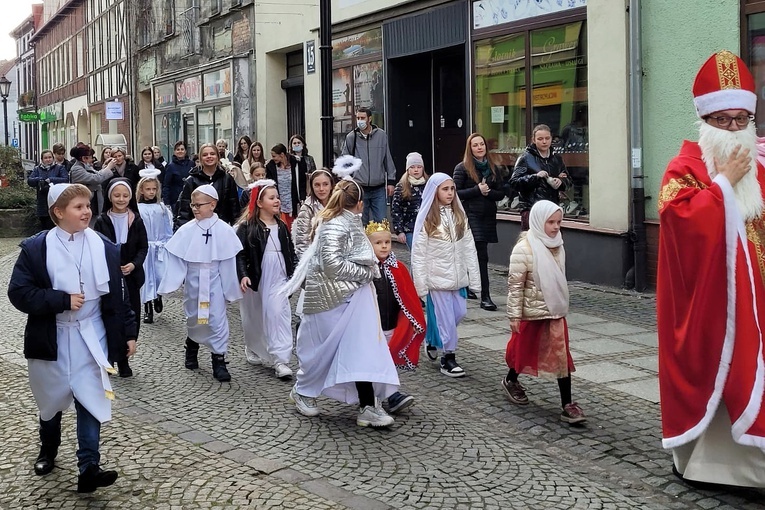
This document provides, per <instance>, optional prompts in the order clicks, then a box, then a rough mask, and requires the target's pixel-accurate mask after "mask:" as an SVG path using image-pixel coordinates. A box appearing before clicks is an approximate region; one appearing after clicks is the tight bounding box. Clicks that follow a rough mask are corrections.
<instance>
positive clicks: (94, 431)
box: [74, 399, 101, 473]
mask: <svg viewBox="0 0 765 510" xmlns="http://www.w3.org/2000/svg"><path fill="white" fill-rule="evenodd" d="M74 408H75V410H76V411H77V445H78V448H77V467H78V468H79V469H80V473H82V472H83V471H85V469H86V468H87V467H88V466H90V465H91V464H94V465H96V466H98V465H99V463H100V462H101V454H100V453H99V451H98V444H99V443H100V442H101V422H100V421H98V420H97V419H95V418H94V417H93V415H92V414H90V413H89V412H88V410H87V409H85V407H84V406H83V405H82V404H80V403H79V402H78V401H77V400H76V399H75V401H74Z"/></svg>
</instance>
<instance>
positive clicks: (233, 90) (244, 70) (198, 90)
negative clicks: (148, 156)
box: [133, 0, 256, 160]
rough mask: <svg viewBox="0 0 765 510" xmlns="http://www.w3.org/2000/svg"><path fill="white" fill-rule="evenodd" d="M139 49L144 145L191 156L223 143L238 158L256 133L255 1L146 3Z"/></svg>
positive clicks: (139, 125)
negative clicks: (243, 142) (180, 144)
mask: <svg viewBox="0 0 765 510" xmlns="http://www.w3.org/2000/svg"><path fill="white" fill-rule="evenodd" d="M137 8H138V10H137V13H136V18H135V19H136V23H137V30H136V31H135V32H134V36H135V39H134V44H135V48H136V61H135V78H134V80H133V85H134V90H135V97H136V111H135V112H134V113H135V119H136V129H137V140H138V141H139V145H141V146H144V145H152V144H153V145H158V146H159V147H160V148H161V150H162V153H163V154H164V155H165V157H166V158H167V159H168V160H169V159H170V156H171V155H172V153H173V145H174V144H175V142H177V141H179V140H183V141H185V142H186V144H187V146H188V148H189V151H190V152H192V153H194V152H196V151H197V150H198V148H199V146H200V145H201V144H203V143H215V141H216V140H218V139H224V140H226V141H227V142H228V145H229V148H230V149H231V150H235V144H236V142H237V140H238V139H239V137H241V136H244V135H247V136H256V133H255V128H254V122H253V119H254V114H255V101H254V100H253V99H252V98H253V97H254V95H253V92H254V66H253V61H254V51H253V39H254V37H253V33H254V31H255V22H254V18H253V2H252V0H213V1H210V2H200V1H199V0H175V1H166V0H141V1H139V2H137Z"/></svg>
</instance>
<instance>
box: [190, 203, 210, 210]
mask: <svg viewBox="0 0 765 510" xmlns="http://www.w3.org/2000/svg"><path fill="white" fill-rule="evenodd" d="M207 204H212V202H202V203H201V204H189V206H190V207H191V208H192V209H199V208H200V207H202V206H203V205H207Z"/></svg>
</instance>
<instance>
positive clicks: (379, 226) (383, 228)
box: [365, 218, 390, 236]
mask: <svg viewBox="0 0 765 510" xmlns="http://www.w3.org/2000/svg"><path fill="white" fill-rule="evenodd" d="M365 232H366V233H367V235H368V236H370V235H372V234H376V233H378V232H388V233H390V223H388V218H383V220H382V221H381V222H380V223H377V222H376V221H370V222H369V224H368V225H367V228H366V229H365Z"/></svg>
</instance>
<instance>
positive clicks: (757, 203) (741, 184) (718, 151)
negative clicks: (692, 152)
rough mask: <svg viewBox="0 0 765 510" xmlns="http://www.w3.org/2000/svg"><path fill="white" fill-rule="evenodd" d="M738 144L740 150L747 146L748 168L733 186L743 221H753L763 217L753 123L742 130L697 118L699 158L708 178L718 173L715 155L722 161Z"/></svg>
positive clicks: (712, 177)
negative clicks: (716, 124) (704, 166)
mask: <svg viewBox="0 0 765 510" xmlns="http://www.w3.org/2000/svg"><path fill="white" fill-rule="evenodd" d="M737 145H740V146H741V150H742V151H743V150H744V149H749V159H750V162H749V171H748V172H747V173H746V174H745V175H744V177H742V178H741V180H740V181H738V183H737V184H736V185H735V186H734V187H733V192H734V194H735V197H736V204H737V205H738V210H739V213H741V216H742V217H743V219H744V221H750V220H754V219H756V218H759V217H760V216H762V211H763V207H764V205H765V204H763V199H762V191H761V190H760V184H759V182H758V181H757V132H756V130H755V127H754V124H752V123H750V124H748V125H747V127H746V128H745V129H741V130H739V131H728V130H727V129H720V128H716V127H713V126H710V125H709V124H707V123H706V122H704V121H699V147H700V148H701V159H702V160H703V161H704V163H705V164H706V166H707V172H709V177H710V178H711V179H714V178H715V176H717V169H716V168H715V158H717V160H718V161H725V160H727V159H728V156H729V155H730V153H731V152H733V149H734V148H736V146H737Z"/></svg>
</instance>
